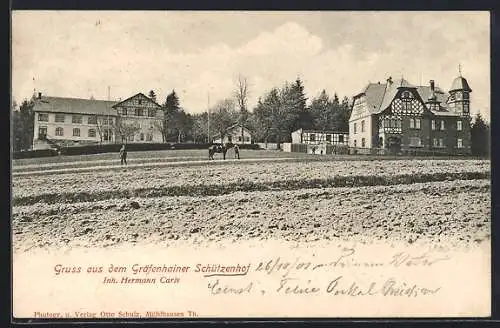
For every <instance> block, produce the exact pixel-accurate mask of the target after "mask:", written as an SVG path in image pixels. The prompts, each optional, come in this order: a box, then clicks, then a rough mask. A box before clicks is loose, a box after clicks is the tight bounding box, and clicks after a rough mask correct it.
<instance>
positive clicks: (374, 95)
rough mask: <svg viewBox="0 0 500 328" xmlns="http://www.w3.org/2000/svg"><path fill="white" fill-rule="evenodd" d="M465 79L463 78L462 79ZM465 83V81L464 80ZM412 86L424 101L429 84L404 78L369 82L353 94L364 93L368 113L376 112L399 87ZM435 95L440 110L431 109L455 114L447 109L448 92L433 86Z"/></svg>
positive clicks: (383, 107)
mask: <svg viewBox="0 0 500 328" xmlns="http://www.w3.org/2000/svg"><path fill="white" fill-rule="evenodd" d="M464 80H465V79H464ZM465 83H467V82H465ZM402 87H403V88H412V89H416V91H417V93H418V94H419V95H420V97H421V98H422V100H423V101H424V103H426V102H427V101H428V99H429V96H430V94H431V87H430V86H414V85H412V84H411V83H409V82H408V81H406V80H405V79H403V78H401V79H398V80H395V81H393V82H392V83H390V84H388V83H369V84H368V85H367V86H366V88H365V89H364V90H363V91H362V92H361V93H359V94H358V95H356V96H355V98H356V97H358V96H361V95H365V97H366V104H367V106H368V111H369V112H370V114H378V113H381V112H382V111H383V110H385V109H386V108H387V107H389V106H390V104H391V102H392V100H393V99H394V97H395V96H396V94H397V93H398V90H399V88H402ZM435 95H436V98H437V101H439V103H440V106H441V111H432V113H434V114H436V115H446V116H456V115H457V114H455V113H453V112H451V111H449V106H448V104H447V101H448V96H449V95H448V93H445V92H444V91H443V90H442V89H440V88H438V87H435Z"/></svg>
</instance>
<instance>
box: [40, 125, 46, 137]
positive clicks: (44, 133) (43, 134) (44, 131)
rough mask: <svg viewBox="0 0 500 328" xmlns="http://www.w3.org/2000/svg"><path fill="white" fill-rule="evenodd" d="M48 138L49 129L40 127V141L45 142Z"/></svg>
mask: <svg viewBox="0 0 500 328" xmlns="http://www.w3.org/2000/svg"><path fill="white" fill-rule="evenodd" d="M46 137H47V127H46V126H40V127H38V139H40V140H44V139H45V138H46Z"/></svg>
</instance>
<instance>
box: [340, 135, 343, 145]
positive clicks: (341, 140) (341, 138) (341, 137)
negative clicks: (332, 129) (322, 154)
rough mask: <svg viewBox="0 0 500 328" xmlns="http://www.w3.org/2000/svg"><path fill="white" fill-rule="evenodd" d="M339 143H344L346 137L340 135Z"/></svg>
mask: <svg viewBox="0 0 500 328" xmlns="http://www.w3.org/2000/svg"><path fill="white" fill-rule="evenodd" d="M339 142H340V143H344V135H339Z"/></svg>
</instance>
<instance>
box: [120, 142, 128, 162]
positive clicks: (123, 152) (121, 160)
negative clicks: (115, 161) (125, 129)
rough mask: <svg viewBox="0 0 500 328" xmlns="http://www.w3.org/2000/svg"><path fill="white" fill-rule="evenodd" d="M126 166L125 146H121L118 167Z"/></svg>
mask: <svg viewBox="0 0 500 328" xmlns="http://www.w3.org/2000/svg"><path fill="white" fill-rule="evenodd" d="M123 164H125V165H127V150H126V149H125V145H122V148H120V165H123Z"/></svg>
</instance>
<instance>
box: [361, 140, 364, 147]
mask: <svg viewBox="0 0 500 328" xmlns="http://www.w3.org/2000/svg"><path fill="white" fill-rule="evenodd" d="M361 148H365V138H361Z"/></svg>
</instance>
